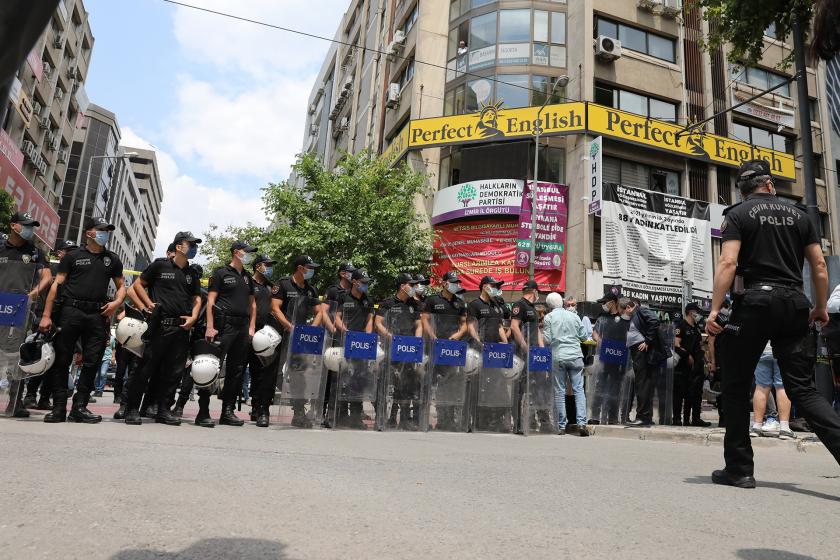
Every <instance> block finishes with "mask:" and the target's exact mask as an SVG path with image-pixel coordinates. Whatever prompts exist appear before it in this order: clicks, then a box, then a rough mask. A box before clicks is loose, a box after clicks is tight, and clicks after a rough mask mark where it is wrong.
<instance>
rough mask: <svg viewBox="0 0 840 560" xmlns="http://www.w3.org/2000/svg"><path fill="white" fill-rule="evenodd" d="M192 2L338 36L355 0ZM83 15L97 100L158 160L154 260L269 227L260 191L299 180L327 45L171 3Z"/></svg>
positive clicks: (111, 6)
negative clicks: (226, 234) (178, 243)
mask: <svg viewBox="0 0 840 560" xmlns="http://www.w3.org/2000/svg"><path fill="white" fill-rule="evenodd" d="M185 3H189V4H193V5H196V6H201V7H205V8H208V9H213V10H217V11H222V12H227V13H232V14H235V15H237V16H241V17H246V18H248V19H253V20H259V21H264V22H267V23H271V24H275V25H282V26H283V27H289V28H292V29H299V30H302V31H307V32H310V33H315V34H318V35H322V36H326V37H332V36H333V35H334V33H335V30H336V27H337V26H338V23H339V22H340V20H341V17H342V15H343V13H344V10H345V9H346V7H347V5H348V4H349V0H309V1H303V0H237V1H235V2H233V1H231V0H185ZM85 7H86V9H87V11H88V12H89V14H90V24H91V29H92V31H93V36H94V47H93V56H92V60H91V66H90V70H89V71H88V76H87V81H86V83H85V89H86V91H87V94H88V97H89V98H90V100H91V102H92V103H96V104H97V105H100V106H102V107H105V108H106V109H108V110H110V111H113V112H114V113H116V115H117V119H118V121H119V124H120V129H121V132H122V142H121V143H122V144H123V145H124V146H137V147H150V146H151V147H152V149H154V150H156V151H157V155H158V163H159V168H160V174H161V181H162V183H163V209H162V213H161V222H160V226H159V228H158V232H157V242H156V247H155V256H160V255H161V254H162V253H163V251H164V250H165V248H166V246H167V245H168V244H169V243H170V242H171V240H172V238H173V237H174V235H175V233H176V232H178V231H182V230H190V231H192V232H193V233H195V234H197V235H198V234H200V233H203V232H205V231H207V228H208V226H209V225H210V224H211V223H213V224H216V225H218V226H220V227H222V228H225V227H227V226H228V225H244V224H245V223H247V222H249V221H250V222H253V223H256V224H259V225H264V224H266V223H267V220H266V217H265V216H264V214H263V211H262V203H261V201H260V196H261V189H262V188H263V187H265V186H266V184H267V183H269V182H280V181H283V180H285V179H287V178H288V176H289V172H290V169H291V165H292V163H294V159H295V155H296V154H297V153H298V152H299V151H300V149H301V144H302V141H303V133H304V131H303V126H304V122H305V116H306V107H307V102H308V98H309V93H310V91H311V89H312V85H313V84H314V81H315V78H316V76H317V74H318V71H319V70H320V67H321V63H322V61H323V57H324V55H325V54H326V52H327V49H328V48H329V43H328V42H327V41H321V40H317V39H311V38H306V37H301V36H299V35H295V34H291V33H287V32H283V31H279V30H275V29H270V28H266V27H262V26H258V25H255V24H251V23H245V22H240V21H236V20H232V19H229V18H225V17H222V16H218V15H213V14H207V13H202V12H198V11H196V10H192V9H189V8H185V7H180V6H174V5H172V4H168V3H166V2H164V1H163V0H85ZM198 236H199V237H201V235H198Z"/></svg>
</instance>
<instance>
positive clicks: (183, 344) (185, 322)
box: [125, 231, 201, 426]
mask: <svg viewBox="0 0 840 560" xmlns="http://www.w3.org/2000/svg"><path fill="white" fill-rule="evenodd" d="M199 243H201V239H198V238H196V237H195V236H194V235H193V234H192V233H191V232H189V231H182V232H178V233H177V234H176V235H175V241H174V242H173V244H174V245H175V254H174V256H173V257H172V259H160V260H156V261H154V262H153V263H152V264H150V265H149V266H148V267H146V270H144V271H143V273H142V274H141V275H140V278H139V279H138V280H137V281H136V282H134V284H133V285H132V286H131V289H130V290H129V291H128V295H129V297H130V298H131V300H132V301H133V302H134V304H135V305H136V306H137V307H141V308H142V307H143V306H144V302H145V301H148V300H150V299H151V300H152V301H153V303H152V307H151V308H148V307H147V308H146V311H147V312H150V313H151V316H150V318H149V321H148V325H149V326H148V329H147V330H146V332H145V334H144V336H143V338H144V340H145V341H146V345H145V348H144V351H143V358H142V359H141V360H140V364H139V365H138V367H137V369H136V370H135V374H134V379H132V380H131V383H130V385H129V392H128V406H127V408H128V412H127V413H126V416H125V423H126V424H134V425H139V424H141V423H142V420H141V419H140V410H139V409H140V400H141V398H142V397H143V393H144V392H145V390H146V384H147V383H148V382H149V380H150V379H154V380H155V382H153V383H151V385H152V386H153V387H155V391H154V394H152V395H150V398H151V400H152V402H154V403H155V404H156V405H157V413H156V416H155V422H157V423H160V424H167V425H170V426H178V425H180V423H181V419H180V418H178V417H177V416H174V415H173V414H172V413H171V412H170V411H169V402H170V400H171V399H172V396H173V395H174V394H175V390H176V388H177V386H178V383H179V382H180V381H181V377H182V376H183V373H184V369H185V367H186V362H187V357H188V356H189V348H190V330H191V329H192V327H193V325H194V324H195V323H196V321H197V320H198V312H199V310H200V309H201V297H200V293H201V292H200V289H201V288H200V284H201V277H200V276H199V275H198V274H197V273H196V271H195V270H194V269H193V268H191V267H190V263H189V259H192V258H194V257H195V255H196V253H197V252H198V244H199ZM147 290H151V291H152V294H153V297H152V298H149V296H148V292H147Z"/></svg>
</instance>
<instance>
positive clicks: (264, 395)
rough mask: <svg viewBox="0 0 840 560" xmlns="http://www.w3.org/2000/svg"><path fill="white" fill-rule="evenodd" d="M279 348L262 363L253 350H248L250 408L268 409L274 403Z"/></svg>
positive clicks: (278, 367) (279, 360)
mask: <svg viewBox="0 0 840 560" xmlns="http://www.w3.org/2000/svg"><path fill="white" fill-rule="evenodd" d="M281 363H282V360H281V359H280V348H277V350H276V351H275V352H274V354H273V355H272V356H271V359H270V360H268V361H267V362H265V363H263V360H261V359H260V357H259V356H257V355H256V354H254V350H253V349H252V348H250V346H249V350H248V371H250V372H251V408H252V409H254V408H259V407H262V406H265V407H269V406H271V404H272V402H273V401H274V394H275V391H276V390H277V372H278V371H279V369H280V364H281Z"/></svg>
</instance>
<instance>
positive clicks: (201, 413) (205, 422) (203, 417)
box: [195, 408, 216, 428]
mask: <svg viewBox="0 0 840 560" xmlns="http://www.w3.org/2000/svg"><path fill="white" fill-rule="evenodd" d="M195 425H196V426H201V427H202V428H214V427H216V423H215V422H213V419H212V418H210V412H209V411H208V410H206V409H201V408H199V409H198V416H196V417H195Z"/></svg>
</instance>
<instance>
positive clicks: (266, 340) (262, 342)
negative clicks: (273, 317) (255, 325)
mask: <svg viewBox="0 0 840 560" xmlns="http://www.w3.org/2000/svg"><path fill="white" fill-rule="evenodd" d="M281 340H283V337H281V336H280V333H278V332H277V330H276V329H275V328H274V327H271V326H269V325H266V326H264V327H263V328H261V329H260V330H258V331H257V332H255V333H254V338H253V339H252V340H251V347H252V348H253V349H254V354H256V355H257V356H261V357H263V358H268V357H270V356H273V355H274V351H275V350H276V349H277V346H278V345H279V344H280V341H281Z"/></svg>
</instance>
